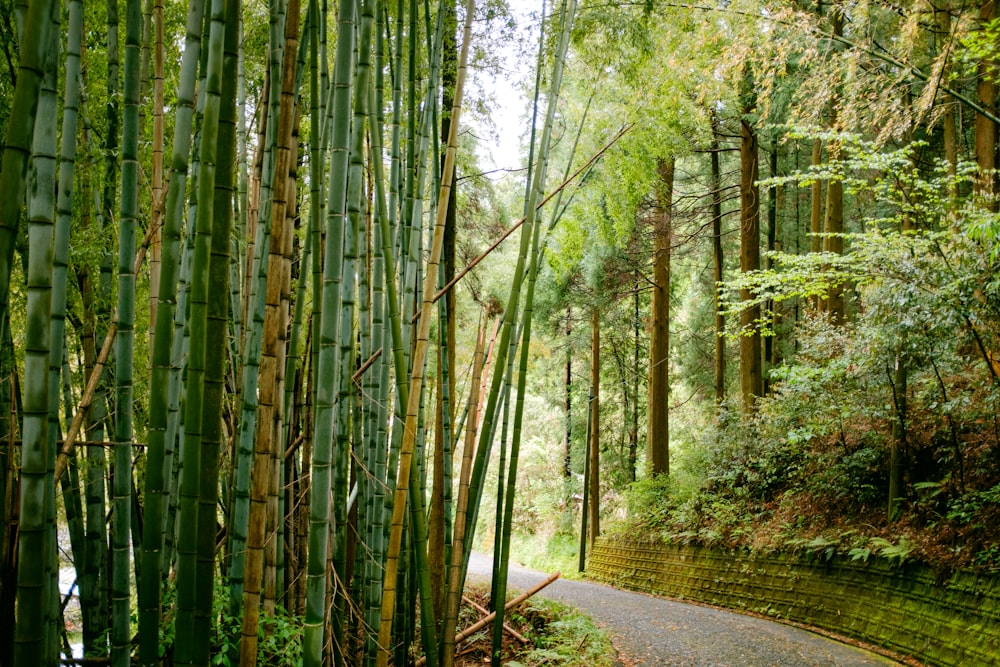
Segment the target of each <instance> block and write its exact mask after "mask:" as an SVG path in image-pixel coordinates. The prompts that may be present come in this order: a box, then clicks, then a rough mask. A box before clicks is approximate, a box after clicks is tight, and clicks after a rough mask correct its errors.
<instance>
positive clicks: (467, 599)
mask: <svg viewBox="0 0 1000 667" xmlns="http://www.w3.org/2000/svg"><path fill="white" fill-rule="evenodd" d="M462 599H463V600H465V602H466V604H468V605H470V606H471V607H472V608H473V609H475V610H476V611H478V612H479V613H480V614H485V615H486V616H489V615H490V613H491V612H490V610H489V609H487V608H486V607H484V606H483V605H481V604H479V603H478V602H476V601H475V600H473V599H472V598H470V597H466V596H464V595H463V596H462ZM503 631H504V632H506V633H507V634H508V635H510V636H511V637H513V638H514V639H516V640H517V641H519V642H521V643H522V644H527V643H528V638H527V637H525V636H524V635H522V634H521V633H520V632H518V631H517V630H515V629H514V628H512V627H510V626H509V625H507V624H506V623H504V624H503Z"/></svg>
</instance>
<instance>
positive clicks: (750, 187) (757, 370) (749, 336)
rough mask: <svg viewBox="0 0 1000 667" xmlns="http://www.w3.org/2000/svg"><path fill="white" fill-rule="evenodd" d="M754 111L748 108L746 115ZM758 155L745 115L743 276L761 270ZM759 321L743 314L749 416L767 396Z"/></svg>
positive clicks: (756, 309)
mask: <svg viewBox="0 0 1000 667" xmlns="http://www.w3.org/2000/svg"><path fill="white" fill-rule="evenodd" d="M751 108H752V107H750V105H748V107H747V108H745V109H744V114H747V113H748V112H749V111H750V110H751ZM758 152H759V148H758V144H757V133H756V131H755V129H754V128H753V126H752V125H751V122H750V120H748V119H747V117H746V115H744V117H743V119H742V120H741V122H740V270H741V271H742V272H743V273H746V272H748V271H757V270H759V269H760V189H759V188H758V187H757V178H758V168H759V167H758V164H757V157H758ZM752 296H753V295H752V294H751V293H750V291H749V290H747V289H741V290H740V299H741V300H743V301H747V300H749V299H750V298H751V297H752ZM759 319H760V306H751V307H748V308H744V309H743V310H741V311H740V329H741V335H740V393H741V395H742V399H743V409H744V411H745V412H752V411H753V409H754V403H755V400H756V398H757V397H758V396H762V395H763V394H764V376H763V368H762V366H761V340H760V328H759V326H758V320H759Z"/></svg>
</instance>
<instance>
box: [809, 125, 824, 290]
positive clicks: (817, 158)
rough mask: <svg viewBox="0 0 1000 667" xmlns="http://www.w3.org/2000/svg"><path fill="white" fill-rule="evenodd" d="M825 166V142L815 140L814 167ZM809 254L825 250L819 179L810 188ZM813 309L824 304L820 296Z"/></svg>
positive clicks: (813, 150)
mask: <svg viewBox="0 0 1000 667" xmlns="http://www.w3.org/2000/svg"><path fill="white" fill-rule="evenodd" d="M821 164H823V140H822V139H814V140H813V145H812V166H813V168H819V166H820V165H821ZM809 192H810V197H809V235H810V236H809V252H814V253H815V252H820V251H822V250H823V236H822V234H823V183H822V181H820V180H819V179H816V180H814V181H813V182H812V185H811V186H810V188H809ZM809 303H810V304H811V305H812V307H813V308H816V309H819V308H820V307H821V306H822V304H821V303H820V298H819V297H818V296H812V297H810V298H809Z"/></svg>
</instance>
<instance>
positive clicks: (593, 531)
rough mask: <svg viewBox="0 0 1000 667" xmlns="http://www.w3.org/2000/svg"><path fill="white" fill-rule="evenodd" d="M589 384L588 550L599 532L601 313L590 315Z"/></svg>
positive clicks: (595, 311)
mask: <svg viewBox="0 0 1000 667" xmlns="http://www.w3.org/2000/svg"><path fill="white" fill-rule="evenodd" d="M590 330H591V334H590V384H591V387H593V391H594V398H593V402H592V403H591V413H590V415H591V416H590V423H591V428H590V489H589V495H590V497H589V499H588V500H589V501H590V508H589V510H588V511H589V513H590V530H589V533H590V534H589V537H590V548H591V549H593V548H594V541H595V540H596V539H597V536H598V535H599V534H600V532H601V520H600V515H601V313H600V311H599V310H597V308H594V310H593V312H592V313H591V315H590Z"/></svg>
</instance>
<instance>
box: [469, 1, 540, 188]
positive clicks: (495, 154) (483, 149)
mask: <svg viewBox="0 0 1000 667" xmlns="http://www.w3.org/2000/svg"><path fill="white" fill-rule="evenodd" d="M507 3H508V5H509V6H510V8H511V13H512V14H513V15H514V17H515V20H516V21H517V24H518V32H522V31H524V30H530V31H531V33H530V34H531V35H532V38H533V40H537V38H538V25H537V20H538V16H537V14H538V12H539V9H540V7H541V3H540V1H539V0H507ZM532 14H534V15H535V16H532ZM500 46H501V47H502V48H501V58H502V61H503V64H502V67H501V72H500V74H499V75H497V76H492V75H491V74H489V73H487V72H485V71H483V70H478V71H476V72H475V74H474V76H476V77H479V79H478V81H477V83H478V84H479V85H480V86H482V88H483V89H484V90H486V91H487V92H490V93H492V95H493V97H494V98H495V100H496V106H495V108H494V110H493V113H492V119H493V123H494V125H495V130H496V136H493V133H492V132H490V131H488V130H487V129H486V128H483V127H478V126H477V125H476V124H475V123H474V122H473V123H472V131H473V132H475V133H476V136H478V137H479V138H480V141H481V145H480V148H479V158H480V162H481V164H482V166H483V168H484V169H487V170H492V169H497V170H503V169H518V168H520V167H521V166H522V163H523V161H524V156H522V155H521V141H522V138H521V134H522V132H523V131H524V129H525V128H524V123H525V122H524V120H523V119H522V117H521V116H522V114H523V113H524V110H525V109H526V108H527V104H528V100H527V99H526V98H525V96H524V95H523V93H522V91H521V90H520V88H519V87H518V85H519V83H520V82H521V81H522V80H523V78H524V77H525V76H526V74H527V73H528V72H530V71H531V70H532V67H533V65H534V59H535V55H534V53H531V52H525V51H522V50H520V49H519V47H518V46H517V44H515V43H501V44H500ZM501 175H502V174H501V173H498V174H497V177H500V176H501Z"/></svg>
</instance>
